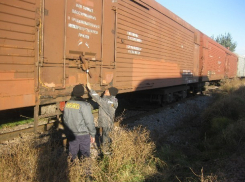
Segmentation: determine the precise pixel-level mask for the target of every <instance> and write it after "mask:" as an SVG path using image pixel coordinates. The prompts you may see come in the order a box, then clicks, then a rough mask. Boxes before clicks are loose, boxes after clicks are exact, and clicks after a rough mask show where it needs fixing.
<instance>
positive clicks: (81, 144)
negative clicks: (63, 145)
mask: <svg viewBox="0 0 245 182" xmlns="http://www.w3.org/2000/svg"><path fill="white" fill-rule="evenodd" d="M69 152H70V154H71V155H72V160H74V159H75V158H76V157H77V155H78V152H80V153H81V155H82V156H84V157H89V156H90V135H75V139H74V140H72V141H69Z"/></svg>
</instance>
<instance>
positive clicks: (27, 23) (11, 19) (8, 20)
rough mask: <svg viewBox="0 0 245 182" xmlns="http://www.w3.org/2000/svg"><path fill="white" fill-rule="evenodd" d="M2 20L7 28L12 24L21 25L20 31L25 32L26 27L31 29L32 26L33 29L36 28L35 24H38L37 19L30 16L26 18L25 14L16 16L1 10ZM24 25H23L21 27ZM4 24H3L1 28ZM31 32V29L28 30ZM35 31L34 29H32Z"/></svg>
mask: <svg viewBox="0 0 245 182" xmlns="http://www.w3.org/2000/svg"><path fill="white" fill-rule="evenodd" d="M0 21H1V24H2V23H5V26H6V27H5V28H12V26H14V25H15V26H19V27H18V28H19V31H21V32H23V31H26V29H27V30H28V29H30V28H32V30H33V29H34V30H35V25H36V21H35V19H34V18H33V19H30V18H25V17H24V16H15V15H12V14H6V13H1V12H0ZM21 25H22V27H21ZM2 27H4V26H1V28H2ZM14 30H15V31H17V30H16V29H14ZM27 32H30V31H27ZM32 33H33V31H32Z"/></svg>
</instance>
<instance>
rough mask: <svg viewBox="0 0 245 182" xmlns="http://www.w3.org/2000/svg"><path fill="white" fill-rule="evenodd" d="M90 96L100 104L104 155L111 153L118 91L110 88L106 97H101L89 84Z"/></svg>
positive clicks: (99, 118) (106, 91)
mask: <svg viewBox="0 0 245 182" xmlns="http://www.w3.org/2000/svg"><path fill="white" fill-rule="evenodd" d="M87 88H88V90H89V94H90V95H91V97H92V98H93V99H94V101H95V102H97V103H98V104H99V117H98V127H102V145H103V152H104V154H107V153H109V151H108V149H109V145H110V144H111V138H110V137H109V134H110V132H111V130H112V128H113V125H114V118H115V112H116V109H117V107H118V101H117V98H116V95H117V93H118V89H117V88H115V87H110V88H108V89H107V90H105V93H104V96H103V97H100V96H99V95H98V94H97V93H96V92H95V91H94V90H92V89H91V85H90V84H89V83H87Z"/></svg>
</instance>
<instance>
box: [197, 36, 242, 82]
mask: <svg viewBox="0 0 245 182" xmlns="http://www.w3.org/2000/svg"><path fill="white" fill-rule="evenodd" d="M200 35H201V36H200V39H201V41H200V42H201V44H200V45H201V46H200V67H199V69H200V76H201V78H202V81H213V80H221V79H224V78H233V77H235V76H236V71H237V61H238V58H237V56H236V55H235V54H234V53H232V52H231V51H229V50H228V49H227V48H225V47H223V46H222V45H220V44H218V43H217V42H216V41H214V40H213V39H211V38H210V37H208V36H207V35H205V34H203V33H202V32H200Z"/></svg>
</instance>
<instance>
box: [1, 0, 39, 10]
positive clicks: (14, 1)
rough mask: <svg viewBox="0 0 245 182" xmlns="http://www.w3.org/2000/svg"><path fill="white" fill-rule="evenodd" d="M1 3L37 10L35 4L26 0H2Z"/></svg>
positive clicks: (17, 7)
mask: <svg viewBox="0 0 245 182" xmlns="http://www.w3.org/2000/svg"><path fill="white" fill-rule="evenodd" d="M0 4H1V5H3V6H9V7H13V8H16V9H23V10H25V11H32V12H34V11H35V8H36V6H35V4H31V3H27V2H25V1H20V0H1V1H0Z"/></svg>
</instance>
